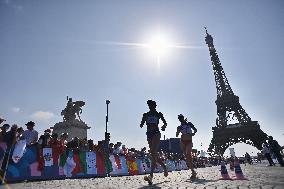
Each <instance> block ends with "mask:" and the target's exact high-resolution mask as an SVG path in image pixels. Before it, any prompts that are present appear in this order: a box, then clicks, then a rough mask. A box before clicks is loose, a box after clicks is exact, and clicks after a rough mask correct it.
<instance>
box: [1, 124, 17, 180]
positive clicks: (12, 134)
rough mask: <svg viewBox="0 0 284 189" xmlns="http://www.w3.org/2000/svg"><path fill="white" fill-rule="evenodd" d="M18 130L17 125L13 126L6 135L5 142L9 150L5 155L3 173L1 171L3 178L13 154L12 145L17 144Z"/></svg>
mask: <svg viewBox="0 0 284 189" xmlns="http://www.w3.org/2000/svg"><path fill="white" fill-rule="evenodd" d="M17 128H18V126H17V125H15V124H14V125H12V127H11V129H10V131H8V132H7V133H6V135H5V136H4V142H6V144H7V150H6V152H5V154H4V157H3V161H2V165H1V171H0V174H1V176H3V174H4V172H5V171H6V168H7V163H8V160H9V158H10V156H11V153H10V152H11V149H12V145H13V144H14V143H15V142H16V132H17Z"/></svg>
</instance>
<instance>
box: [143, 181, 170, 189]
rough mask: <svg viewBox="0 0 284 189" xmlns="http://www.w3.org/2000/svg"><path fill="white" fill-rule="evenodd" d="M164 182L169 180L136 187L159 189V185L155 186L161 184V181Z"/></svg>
mask: <svg viewBox="0 0 284 189" xmlns="http://www.w3.org/2000/svg"><path fill="white" fill-rule="evenodd" d="M166 182H170V181H163V182H158V183H156V184H153V185H151V186H142V187H140V188H138V189H149V188H154V189H160V188H161V187H159V186H157V185H159V184H162V183H166Z"/></svg>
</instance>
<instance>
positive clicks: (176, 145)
mask: <svg viewBox="0 0 284 189" xmlns="http://www.w3.org/2000/svg"><path fill="white" fill-rule="evenodd" d="M159 151H164V152H168V153H177V154H182V150H181V148H180V138H170V139H165V140H160V148H159Z"/></svg>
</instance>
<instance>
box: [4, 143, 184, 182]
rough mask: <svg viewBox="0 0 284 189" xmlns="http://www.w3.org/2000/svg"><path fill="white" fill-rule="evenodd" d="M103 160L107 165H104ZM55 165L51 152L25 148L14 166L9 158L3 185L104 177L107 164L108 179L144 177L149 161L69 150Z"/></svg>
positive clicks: (177, 165) (177, 166)
mask: <svg viewBox="0 0 284 189" xmlns="http://www.w3.org/2000/svg"><path fill="white" fill-rule="evenodd" d="M6 149H7V146H6V144H5V143H0V164H1V162H2V160H3V157H4V153H5V150H6ZM13 150H14V149H12V152H13ZM106 157H107V158H108V161H106V159H105V158H106ZM58 162H59V163H58V164H55V163H54V159H53V156H52V148H43V149H40V148H38V147H37V146H36V145H33V146H27V147H26V150H25V153H23V156H22V157H21V158H20V159H19V161H18V162H17V163H15V162H14V161H12V154H11V155H10V160H9V164H8V168H7V174H6V181H8V182H15V181H23V180H48V179H64V178H70V177H71V178H83V177H86V178H87V177H96V176H106V174H107V172H106V171H107V168H106V167H107V166H106V164H105V163H106V162H110V163H109V165H108V166H110V167H109V168H108V169H111V170H112V171H111V172H110V175H112V176H123V175H138V174H148V173H150V171H151V160H150V159H149V158H134V157H125V156H118V155H110V156H104V155H103V154H102V153H100V152H97V153H96V152H81V151H72V150H69V151H65V152H63V153H62V154H59V161H58ZM165 163H166V166H167V167H168V170H169V171H175V170H182V169H187V166H186V162H185V161H184V160H182V161H178V162H175V161H172V160H167V161H166V162H165ZM156 171H157V172H162V171H163V170H162V168H161V166H160V165H159V164H157V168H156Z"/></svg>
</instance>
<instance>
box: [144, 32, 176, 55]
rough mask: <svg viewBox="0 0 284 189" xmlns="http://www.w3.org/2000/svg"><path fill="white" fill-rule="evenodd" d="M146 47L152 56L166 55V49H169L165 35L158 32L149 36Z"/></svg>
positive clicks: (168, 41) (168, 42)
mask: <svg viewBox="0 0 284 189" xmlns="http://www.w3.org/2000/svg"><path fill="white" fill-rule="evenodd" d="M147 47H148V49H149V51H150V52H151V53H153V54H154V55H156V56H162V55H165V54H166V53H168V49H169V48H170V40H169V38H168V37H167V36H166V35H164V34H162V33H160V32H158V33H156V34H154V35H152V36H150V40H149V42H148V43H147Z"/></svg>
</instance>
